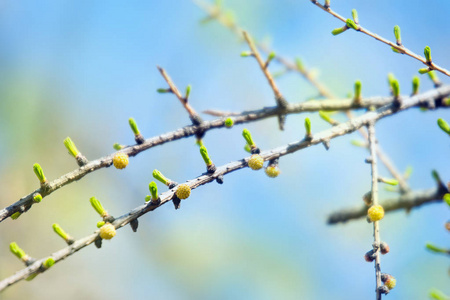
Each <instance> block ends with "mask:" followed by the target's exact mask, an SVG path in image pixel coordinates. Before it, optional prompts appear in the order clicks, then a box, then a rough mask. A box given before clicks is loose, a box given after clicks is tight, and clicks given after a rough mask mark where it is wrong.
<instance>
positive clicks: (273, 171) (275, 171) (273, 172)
mask: <svg viewBox="0 0 450 300" xmlns="http://www.w3.org/2000/svg"><path fill="white" fill-rule="evenodd" d="M280 173H281V171H280V168H278V167H273V166H268V167H267V168H266V174H267V176H269V177H272V178H275V177H278V175H280Z"/></svg>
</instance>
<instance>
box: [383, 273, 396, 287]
mask: <svg viewBox="0 0 450 300" xmlns="http://www.w3.org/2000/svg"><path fill="white" fill-rule="evenodd" d="M396 284H397V280H395V278H394V277H393V276H389V278H388V279H387V280H386V282H385V283H384V285H385V286H387V288H388V289H390V290H392V289H393V288H394V287H395V285H396Z"/></svg>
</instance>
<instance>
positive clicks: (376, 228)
mask: <svg viewBox="0 0 450 300" xmlns="http://www.w3.org/2000/svg"><path fill="white" fill-rule="evenodd" d="M367 129H368V132H369V149H370V164H371V167H372V192H371V196H372V203H373V205H374V206H375V205H378V168H377V155H376V149H377V147H376V138H375V123H374V122H370V123H369V126H367ZM373 240H374V242H373V253H374V254H375V263H374V265H375V278H376V300H381V293H380V287H381V285H382V283H381V258H380V257H381V255H380V254H381V253H380V243H381V240H380V221H374V222H373Z"/></svg>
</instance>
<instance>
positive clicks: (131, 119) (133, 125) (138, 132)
mask: <svg viewBox="0 0 450 300" xmlns="http://www.w3.org/2000/svg"><path fill="white" fill-rule="evenodd" d="M128 123H129V124H130V127H131V130H132V131H133V133H134V135H138V134H140V133H141V132H140V131H139V129H138V127H137V124H136V121H135V120H134V119H133V118H130V119H128Z"/></svg>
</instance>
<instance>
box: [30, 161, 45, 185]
mask: <svg viewBox="0 0 450 300" xmlns="http://www.w3.org/2000/svg"><path fill="white" fill-rule="evenodd" d="M33 170H34V174H36V177H37V178H38V179H39V181H40V182H41V183H46V182H47V179H46V178H45V175H44V171H42V168H41V166H40V165H39V164H34V165H33Z"/></svg>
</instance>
